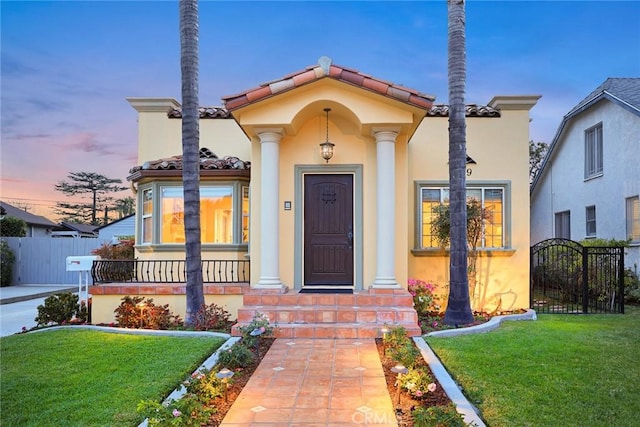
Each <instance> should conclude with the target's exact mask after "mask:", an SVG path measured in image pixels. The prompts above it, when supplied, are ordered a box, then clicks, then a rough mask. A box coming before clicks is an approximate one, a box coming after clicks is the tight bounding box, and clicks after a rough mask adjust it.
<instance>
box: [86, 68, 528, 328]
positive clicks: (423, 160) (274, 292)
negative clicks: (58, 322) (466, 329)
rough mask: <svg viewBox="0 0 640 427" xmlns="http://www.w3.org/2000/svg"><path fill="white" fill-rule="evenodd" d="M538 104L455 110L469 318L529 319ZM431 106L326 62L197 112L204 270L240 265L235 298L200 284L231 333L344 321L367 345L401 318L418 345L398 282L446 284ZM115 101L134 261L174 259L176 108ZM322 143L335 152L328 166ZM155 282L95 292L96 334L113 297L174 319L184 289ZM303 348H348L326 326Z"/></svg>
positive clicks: (444, 144)
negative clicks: (163, 308)
mask: <svg viewBox="0 0 640 427" xmlns="http://www.w3.org/2000/svg"><path fill="white" fill-rule="evenodd" d="M538 98H539V96H529V95H518V96H496V97H494V98H493V99H492V100H491V101H489V103H488V105H486V106H480V105H469V106H468V107H467V141H468V145H467V150H468V154H469V157H470V158H469V159H468V163H469V165H468V169H467V187H468V196H469V197H475V198H477V199H478V200H480V201H481V202H482V203H483V205H484V206H485V207H486V208H488V209H490V210H491V213H492V217H491V220H490V221H488V222H487V224H486V226H485V229H484V233H483V238H482V240H481V242H480V248H479V252H480V255H479V260H478V272H479V274H478V286H477V288H476V292H475V294H474V295H473V297H472V299H473V306H474V308H476V309H486V310H514V309H520V308H528V307H529V246H530V244H529V243H530V242H529V197H528V189H529V178H528V143H529V121H530V116H529V110H530V109H531V108H532V107H533V106H534V105H535V104H536V102H537V100H538ZM434 99H435V98H434V97H432V96H429V95H425V94H423V93H420V92H418V91H415V90H412V89H408V88H405V87H402V86H398V85H394V84H393V83H390V82H387V81H384V80H379V79H377V78H374V77H371V76H370V75H367V74H364V73H360V72H358V71H356V70H353V69H349V68H345V67H340V66H337V65H334V64H332V63H331V60H330V59H329V58H326V57H323V58H321V59H320V61H319V64H318V65H314V66H311V67H308V68H306V69H304V70H302V71H299V72H296V73H293V74H290V75H288V76H286V77H284V78H282V79H279V80H274V81H271V82H269V83H265V84H262V85H260V86H258V87H256V88H255V89H251V90H248V91H245V92H241V93H240V94H237V95H234V96H229V97H225V98H224V99H223V103H224V105H225V107H224V108H219V107H213V108H202V109H201V110H200V118H201V120H200V147H201V150H200V156H201V176H200V182H201V190H200V197H201V223H202V258H203V260H211V262H213V261H214V260H229V262H232V261H233V262H235V265H236V267H234V268H235V269H234V270H233V273H234V274H238V271H240V272H243V268H244V267H242V265H244V264H242V263H246V262H247V260H249V259H250V273H251V274H250V279H247V282H248V283H246V284H244V285H242V286H239V285H238V283H223V284H218V285H215V286H213V285H212V286H209V283H207V284H206V286H205V294H206V295H205V296H206V298H207V302H212V301H215V302H217V303H218V304H223V305H224V306H225V307H227V309H228V310H229V311H230V312H231V313H232V315H235V314H236V313H237V314H238V319H239V320H240V321H241V322H242V321H247V320H248V319H249V318H250V316H251V315H252V313H253V312H255V311H258V310H261V311H263V312H266V313H269V314H270V318H271V319H274V320H275V321H277V322H278V326H279V331H280V332H279V333H282V334H285V335H283V336H302V335H297V334H298V332H291V329H295V327H300V328H301V327H302V326H301V325H308V324H314V323H321V322H329V323H337V324H349V325H351V327H352V328H353V322H354V321H355V322H357V323H358V327H360V326H361V323H366V322H371V327H370V328H369V331H368V333H369V334H374V333H375V332H376V331H375V330H374V329H373V327H379V326H381V324H383V323H387V322H388V323H398V322H402V321H403V320H402V319H406V320H407V322H409V323H408V324H410V323H411V322H413V324H412V325H409V327H411V328H413V329H411V330H410V332H411V333H416V332H415V331H416V329H415V327H416V325H415V311H413V309H412V307H411V304H412V300H411V296H410V295H409V294H408V292H407V280H408V279H410V278H417V279H422V280H426V281H432V282H434V283H436V284H438V285H439V289H440V290H441V291H442V292H443V293H446V289H447V286H448V282H449V259H448V254H447V251H446V250H444V249H442V248H440V247H438V244H437V243H436V241H435V240H434V239H433V237H432V233H431V221H432V208H433V206H435V205H437V204H440V203H447V202H448V177H449V171H448V107H447V106H445V105H434V104H433V102H434ZM128 100H129V102H130V104H131V105H132V106H133V107H134V108H135V109H136V110H137V111H138V125H139V141H138V162H139V165H140V166H136V167H134V168H133V169H132V170H131V175H130V176H129V178H128V179H129V180H130V181H131V182H132V185H133V188H135V191H136V194H137V195H136V197H137V209H136V257H137V258H138V260H139V261H138V262H142V261H143V260H147V261H148V262H149V263H151V262H152V261H154V262H161V261H162V260H183V259H184V226H183V215H184V209H183V198H182V178H181V169H182V156H181V155H180V154H181V151H182V150H181V120H180V119H181V117H182V114H181V110H180V104H179V103H178V102H177V101H176V100H174V99H167V98H129V99H128ZM327 109H330V111H327ZM325 142H330V144H322V143H325ZM321 144H322V145H323V146H324V147H331V148H333V153H332V156H331V157H330V156H329V155H328V154H326V157H323V155H322V154H321V150H320V147H321ZM331 144H333V146H331ZM205 147H206V148H205ZM176 268H177V267H176ZM205 268H206V267H205ZM154 277H159V276H154ZM206 280H207V279H206V278H205V281H206ZM164 281H165V283H164V284H163V283H158V282H159V280H157V278H156V279H155V280H154V283H153V284H152V286H150V285H145V284H140V285H135V286H123V284H122V283H119V284H112V285H107V284H105V285H101V286H94V287H92V294H93V298H94V299H93V310H94V312H93V319H94V321H97V322H109V321H112V320H113V310H114V307H115V306H117V305H118V304H119V302H120V299H121V298H122V294H123V293H133V294H139V295H145V296H149V297H152V298H154V301H155V302H156V303H168V304H170V306H171V307H172V309H173V310H174V311H176V312H178V313H180V314H182V315H184V307H185V297H184V283H179V284H177V285H168V284H167V283H166V282H168V281H169V280H168V279H167V280H164ZM212 281H219V280H218V279H216V280H212ZM222 281H224V280H222ZM240 281H242V279H240ZM153 286H156V287H155V288H154V287H153ZM249 288H250V292H249ZM314 292H319V294H314ZM345 292H346V293H353V294H352V295H344V293H345ZM308 293H311V294H310V295H307V294H308ZM407 305H408V308H406V310H407V311H402V310H404V307H405V306H407ZM336 306H337V308H336ZM341 306H344V309H340V307H341ZM283 307H289V308H288V311H287V310H285V309H284V308H283ZM330 307H333V308H332V309H331V310H330V309H329V308H330ZM362 309H367V310H368V311H365V312H364V313H363V312H361V311H359V310H362ZM411 312H413V315H411ZM349 322H350V323H349ZM287 328H290V329H287ZM417 330H418V333H419V328H418V329H417ZM287 331H289V332H287ZM287 333H288V334H289V335H286V334H287ZM314 333H315V334H316V335H315V336H320V335H321V334H326V335H331V334H332V333H333V334H334V335H335V336H352V335H353V334H355V332H353V331H347V332H345V330H344V329H342V330H340V331H338V329H337V327H336V330H335V331H334V332H327V330H326V325H324V326H323V327H322V328H320V327H318V328H316V330H315V332H314ZM307 336H309V335H307ZM357 336H361V335H357ZM363 336H364V335H363ZM369 336H371V335H369Z"/></svg>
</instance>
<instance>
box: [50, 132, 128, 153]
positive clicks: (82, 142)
mask: <svg viewBox="0 0 640 427" xmlns="http://www.w3.org/2000/svg"><path fill="white" fill-rule="evenodd" d="M58 146H59V147H60V148H62V149H63V150H80V151H83V152H85V153H92V154H100V155H103V156H110V155H113V154H118V152H117V151H114V150H113V147H112V146H111V145H109V144H105V143H102V142H100V141H99V140H98V138H97V137H96V135H95V134H94V133H91V132H82V133H79V134H76V135H71V136H70V138H69V142H66V143H62V144H59V145H58Z"/></svg>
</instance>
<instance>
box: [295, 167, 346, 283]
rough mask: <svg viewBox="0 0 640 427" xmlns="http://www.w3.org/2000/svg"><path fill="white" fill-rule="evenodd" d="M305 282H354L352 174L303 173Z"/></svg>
mask: <svg viewBox="0 0 640 427" xmlns="http://www.w3.org/2000/svg"><path fill="white" fill-rule="evenodd" d="M304 285H305V286H308V285H315V286H317V285H322V286H325V285H326V286H344V285H348V286H352V285H353V176H352V175H339V174H336V175H305V176H304Z"/></svg>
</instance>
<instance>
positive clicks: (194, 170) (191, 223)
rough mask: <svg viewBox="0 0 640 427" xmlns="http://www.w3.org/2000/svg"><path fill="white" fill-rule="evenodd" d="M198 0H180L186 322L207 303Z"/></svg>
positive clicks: (188, 324) (189, 324) (188, 323)
mask: <svg viewBox="0 0 640 427" xmlns="http://www.w3.org/2000/svg"><path fill="white" fill-rule="evenodd" d="M198 25H199V24H198V0H180V66H181V67H180V68H181V72H182V182H183V188H184V230H185V231H184V234H185V252H186V267H187V287H186V288H187V289H186V294H187V295H186V297H187V301H186V302H187V310H186V316H185V325H186V326H192V325H193V321H194V315H195V314H196V312H197V311H198V309H200V307H201V306H202V305H203V304H204V291H203V285H202V256H201V247H202V243H201V240H200V159H199V157H200V155H199V151H200V128H199V119H200V114H199V111H198V107H199V105H198V104H199V100H198V68H199V53H198V35H199V30H198Z"/></svg>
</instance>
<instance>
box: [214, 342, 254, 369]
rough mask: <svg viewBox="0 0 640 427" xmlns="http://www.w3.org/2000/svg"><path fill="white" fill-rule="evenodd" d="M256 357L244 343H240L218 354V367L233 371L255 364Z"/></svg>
mask: <svg viewBox="0 0 640 427" xmlns="http://www.w3.org/2000/svg"><path fill="white" fill-rule="evenodd" d="M254 357H255V356H254V355H253V352H252V351H251V350H249V348H247V346H246V345H245V344H244V343H238V344H236V345H234V346H231V348H230V349H228V350H225V351H222V352H220V354H218V361H217V362H216V366H219V367H222V368H227V369H231V370H234V369H238V368H243V367H245V366H247V365H249V364H250V363H251V362H253V359H254Z"/></svg>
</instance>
